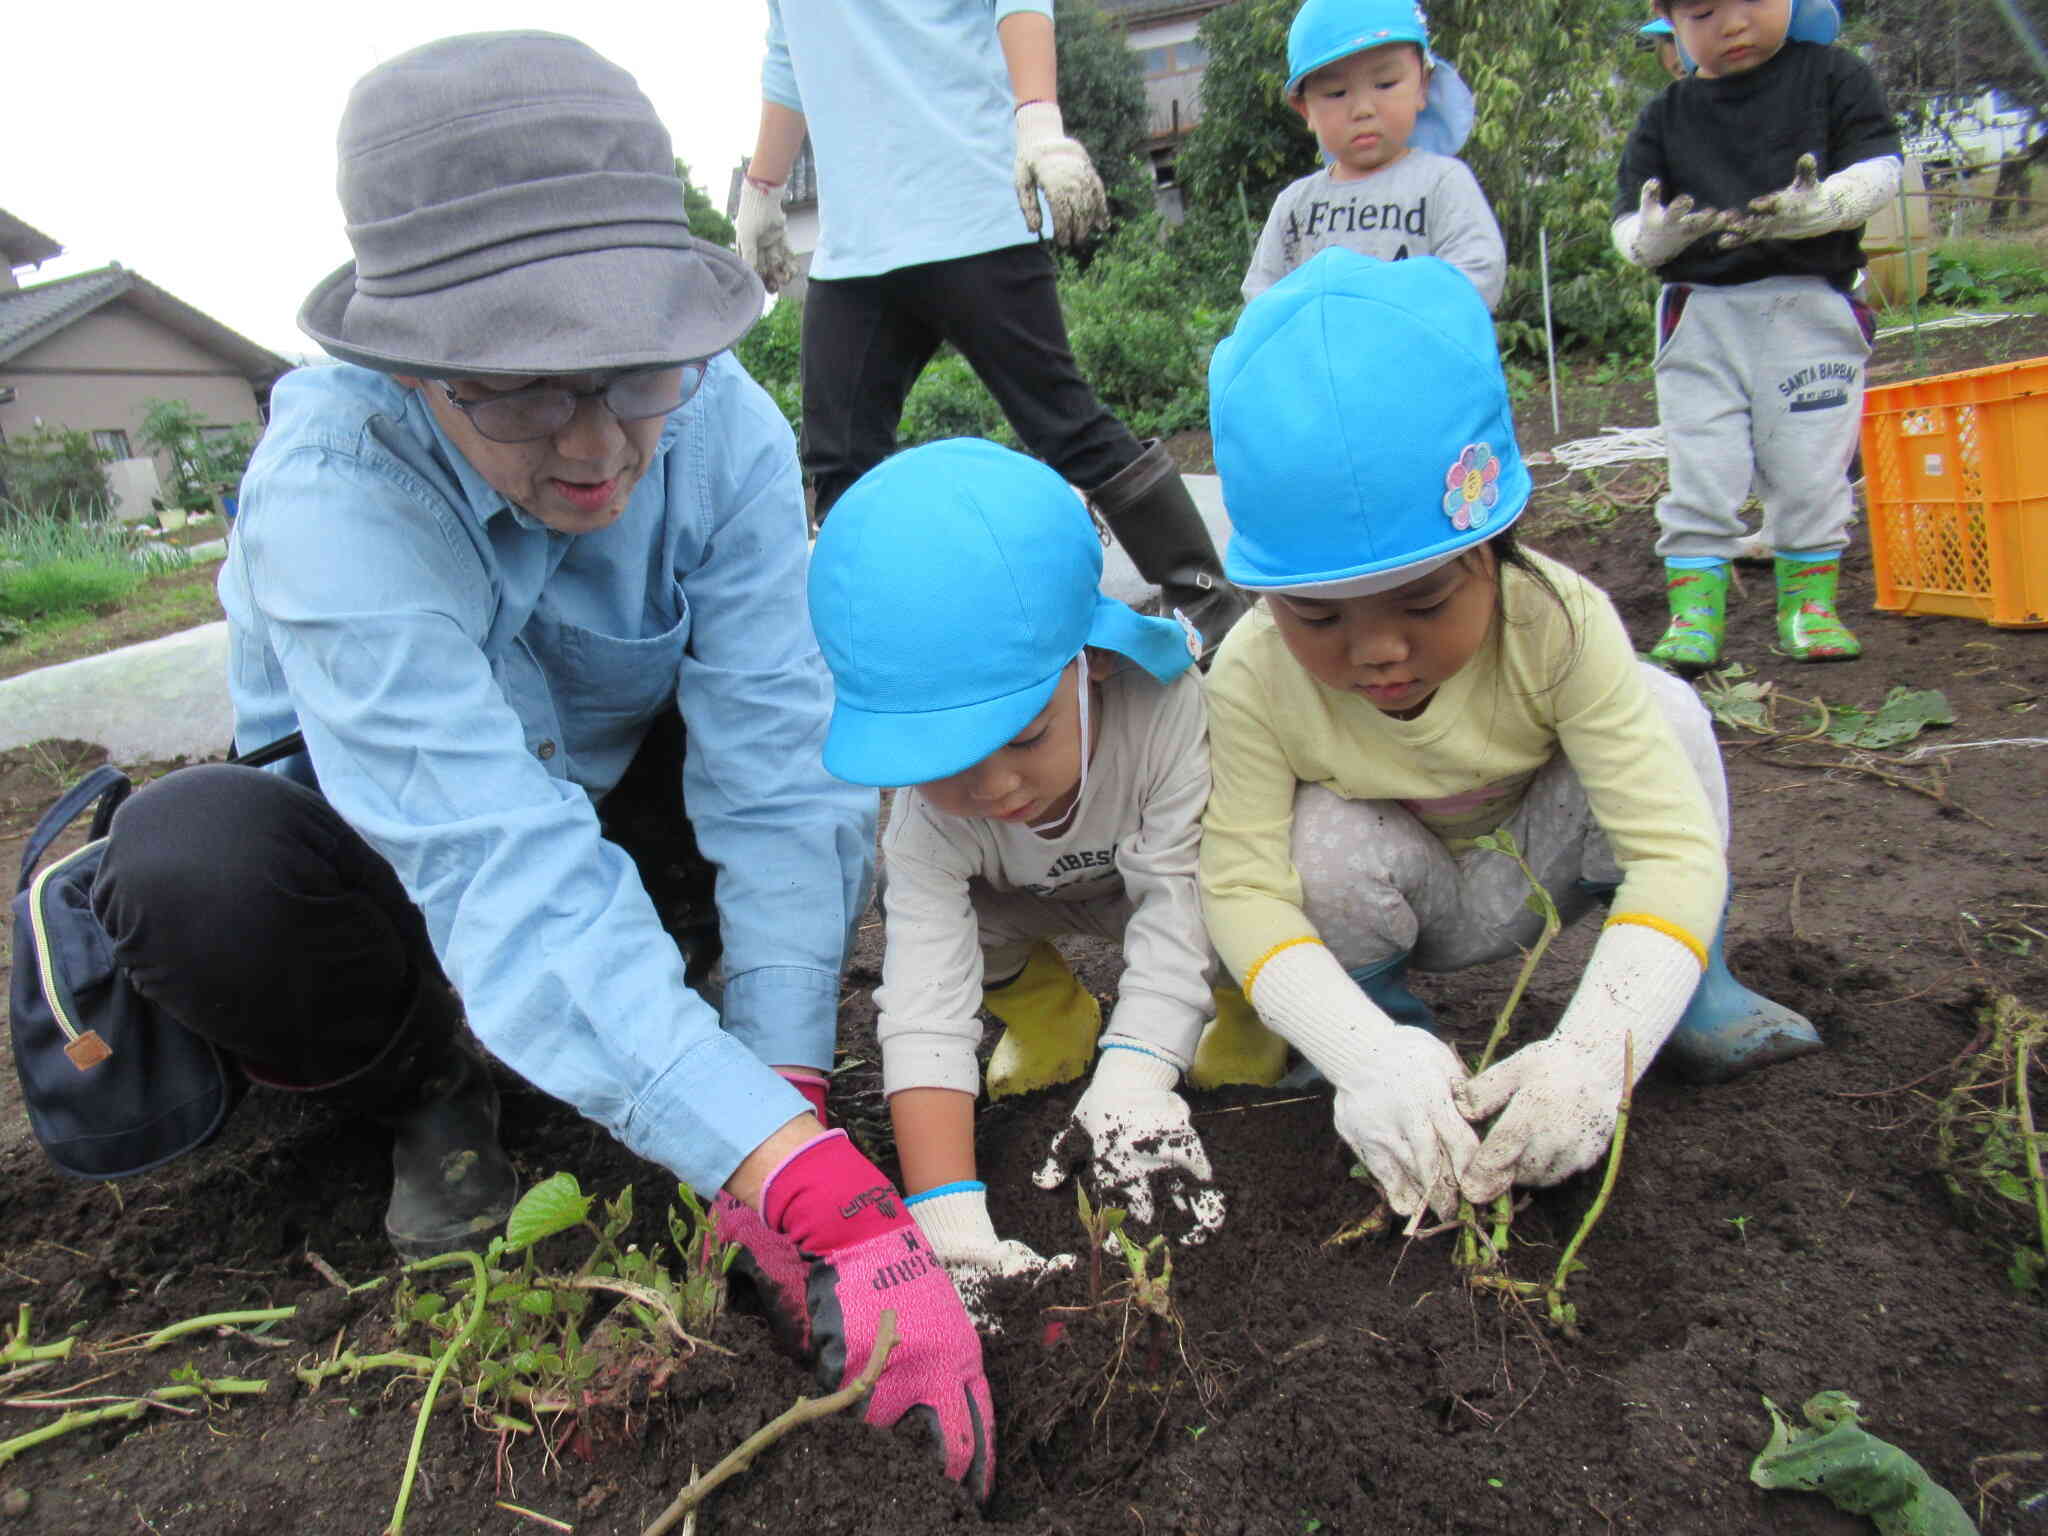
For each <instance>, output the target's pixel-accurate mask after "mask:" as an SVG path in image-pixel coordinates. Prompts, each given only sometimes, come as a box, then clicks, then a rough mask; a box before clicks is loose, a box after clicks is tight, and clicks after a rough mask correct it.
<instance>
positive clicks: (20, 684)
mask: <svg viewBox="0 0 2048 1536" xmlns="http://www.w3.org/2000/svg"><path fill="white" fill-rule="evenodd" d="M233 735H234V712H233V711H232V710H231V709H230V708H229V707H228V626H227V621H226V620H224V619H223V620H220V621H219V622H216V623H213V624H203V625H201V626H200V627H199V628H198V629H188V630H185V631H183V632H182V633H180V634H175V635H165V636H163V637H162V638H160V639H156V640H145V641H144V642H143V643H142V644H140V645H131V646H126V647H124V648H123V649H121V650H118V651H109V652H107V653H106V654H105V655H104V656H87V657H84V658H83V659H81V660H78V661H66V662H61V663H59V664H58V665H57V666H54V667H44V668H42V669H41V670H40V671H37V672H25V673H23V674H22V675H21V676H20V677H10V678H5V679H0V751H5V750H6V749H7V748H9V747H20V746H26V745H27V744H28V743H29V742H32V741H42V740H44V739H46V738H48V737H52V736H57V737H65V738H68V739H71V740H75V741H90V742H97V743H98V744H99V745H100V746H103V747H105V748H106V749H107V756H108V757H109V758H111V759H112V760H113V761H114V762H116V763H120V764H124V765H126V764H134V763H148V762H158V761H161V760H163V759H166V758H172V757H190V758H206V757H215V756H218V755H219V754H220V753H222V752H224V751H226V750H227V745H228V741H229V738H231V737H232V736H233Z"/></svg>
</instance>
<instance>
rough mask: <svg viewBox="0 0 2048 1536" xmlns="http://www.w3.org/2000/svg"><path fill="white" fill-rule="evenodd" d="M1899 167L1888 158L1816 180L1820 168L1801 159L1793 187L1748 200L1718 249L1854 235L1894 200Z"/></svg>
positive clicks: (1729, 223) (1806, 158)
mask: <svg viewBox="0 0 2048 1536" xmlns="http://www.w3.org/2000/svg"><path fill="white" fill-rule="evenodd" d="M1898 189H1899V161H1898V160H1896V159H1895V158H1892V157H1890V156H1880V157H1879V158H1877V159H1874V160H1859V161H1857V162H1856V163H1855V164H1854V165H1851V166H1848V167H1845V168H1844V169H1842V170H1840V171H1837V172H1836V173H1835V174H1834V175H1832V176H1830V177H1829V178H1828V179H1827V180H1826V181H1822V180H1821V179H1820V163H1819V162H1818V161H1817V160H1815V159H1814V157H1813V156H1812V155H1801V156H1800V157H1799V164H1798V165H1797V166H1796V167H1795V168H1794V169H1793V172H1792V184H1791V185H1790V186H1789V187H1781V188H1779V189H1778V190H1777V191H1776V192H1766V193H1765V194H1764V195H1763V196H1762V197H1758V198H1752V199H1751V200H1750V203H1749V206H1748V207H1747V208H1745V209H1743V210H1742V211H1741V212H1740V213H1731V214H1730V215H1729V216H1728V221H1727V227H1726V229H1725V230H1724V231H1723V232H1722V233H1721V235H1720V236H1719V237H1718V239H1717V241H1716V244H1718V245H1720V246H1721V247H1722V248H1723V249H1726V248H1728V247H1730V246H1736V245H1747V244H1749V243H1750V242H1751V241H1753V240H1811V239H1812V238H1814V236H1816V235H1827V234H1833V233H1834V232H1835V231H1836V230H1838V229H1855V228H1857V227H1858V226H1860V225H1862V224H1863V223H1864V222H1866V221H1867V220H1868V219H1869V218H1870V216H1871V215H1872V214H1873V213H1875V212H1877V210H1878V209H1879V208H1881V207H1883V206H1884V204H1885V203H1886V202H1888V201H1890V199H1892V198H1893V197H1895V196H1897V195H1898Z"/></svg>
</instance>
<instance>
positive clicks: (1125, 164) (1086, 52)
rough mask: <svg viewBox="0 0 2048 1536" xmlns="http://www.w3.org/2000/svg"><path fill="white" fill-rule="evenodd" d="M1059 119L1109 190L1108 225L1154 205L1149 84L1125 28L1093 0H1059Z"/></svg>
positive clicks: (1055, 36) (1055, 38)
mask: <svg viewBox="0 0 2048 1536" xmlns="http://www.w3.org/2000/svg"><path fill="white" fill-rule="evenodd" d="M1055 26H1056V31H1055V33H1054V40H1055V45H1056V47H1057V48H1058V50H1059V81H1060V119H1061V121H1062V122H1064V123H1065V124H1066V129H1067V133H1068V134H1069V135H1070V136H1072V137H1073V138H1076V139H1079V140H1080V141H1081V143H1082V144H1083V145H1085V146H1086V147H1087V150H1088V157H1089V158H1090V159H1091V160H1093V161H1094V162H1095V169H1096V171H1097V173H1098V174H1100V175H1101V177H1102V184H1103V186H1104V188H1105V189H1106V190H1107V191H1108V193H1109V219H1110V227H1111V228H1112V229H1114V228H1116V227H1117V226H1118V225H1120V224H1122V223H1124V222H1125V221H1126V220H1128V219H1131V218H1133V217H1136V216H1138V215H1140V214H1145V213H1149V212H1151V210H1152V173H1151V169H1150V166H1149V164H1148V163H1147V161H1146V158H1145V128H1146V116H1147V108H1146V105H1145V81H1144V76H1143V74H1142V73H1141V71H1140V68H1139V64H1138V56H1137V55H1136V54H1134V53H1132V52H1131V50H1130V49H1129V47H1127V46H1126V45H1125V43H1124V38H1123V34H1122V32H1120V31H1119V30H1118V29H1117V28H1115V27H1113V26H1111V25H1110V23H1109V22H1108V21H1106V20H1104V19H1103V15H1102V12H1101V11H1100V10H1098V9H1097V8H1096V5H1095V3H1094V0H1058V4H1057V13H1056V19H1055Z"/></svg>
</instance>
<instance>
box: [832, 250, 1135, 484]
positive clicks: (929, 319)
mask: <svg viewBox="0 0 2048 1536" xmlns="http://www.w3.org/2000/svg"><path fill="white" fill-rule="evenodd" d="M941 342H951V343H952V344H953V346H954V348H955V349H956V350H958V352H959V353H960V355H961V356H962V357H964V358H966V359H967V363H968V366H970V367H971V368H973V369H974V371H975V373H976V374H977V375H979V376H980V378H981V381H982V383H984V384H986V385H987V386H988V391H989V393H990V394H991V395H993V396H994V397H995V401H996V404H997V405H999V406H1001V407H1002V410H1003V414H1004V415H1005V416H1006V417H1008V418H1009V421H1010V425H1011V426H1012V427H1013V428H1015V429H1016V433H1017V436H1018V437H1019V439H1021V440H1022V441H1023V443H1024V446H1025V447H1027V448H1029V449H1030V450H1031V452H1032V453H1034V454H1036V455H1037V456H1038V457H1039V458H1041V459H1043V460H1045V462H1046V463H1048V464H1050V465H1051V466H1052V467H1053V468H1054V469H1056V470H1058V471H1059V472H1060V474H1061V475H1062V476H1064V477H1065V478H1066V479H1067V480H1069V481H1071V482H1072V483H1073V484H1075V485H1078V486H1081V487H1083V488H1084V489H1093V488H1094V487H1096V486H1098V485H1101V484H1102V483H1103V482H1104V481H1106V480H1109V479H1110V478H1111V477H1112V476H1114V475H1115V474H1116V472H1117V471H1118V470H1120V469H1123V468H1124V467H1125V466H1127V465H1129V464H1130V463H1131V462H1132V461H1133V460H1134V459H1136V458H1137V457H1138V442H1137V439H1136V438H1134V437H1132V436H1131V434H1130V432H1129V430H1128V429H1127V428H1125V426H1124V424H1123V423H1122V422H1120V421H1118V420H1117V419H1116V417H1114V416H1112V415H1111V414H1110V413H1109V411H1108V409H1107V408H1106V407H1105V406H1104V405H1103V403H1102V402H1101V401H1100V400H1098V399H1096V398H1095V391H1094V390H1092V389H1090V388H1089V387H1088V381H1087V380H1086V379H1084V378H1082V377H1081V370H1080V368H1079V367H1077V366H1076V365H1075V362H1074V354H1073V351H1072V349H1071V348H1069V347H1068V345H1067V324H1066V321H1065V319H1064V318H1063V317H1062V316H1061V314H1060V298H1059V289H1058V285H1057V284H1056V282H1055V281H1054V274H1053V264H1052V258H1051V257H1050V256H1048V255H1047V254H1046V253H1045V251H1044V249H1043V248H1042V247H1040V246H1037V245H1013V246H1007V247H1005V248H1004V249H1002V250H999V251H988V252H985V253H983V254H982V255H979V256H962V257H958V258H956V259H954V260H952V261H933V262H926V263H923V264H921V265H919V266H914V267H900V268H898V269H897V270H896V271H894V272H884V273H882V274H880V275H879V276H876V277H840V278H824V279H820V278H813V279H812V280H811V282H810V285H809V288H808V289H807V291H806V294H805V298H804V328H803V348H802V355H801V371H802V381H803V398H804V430H803V459H804V470H805V472H806V473H807V474H808V475H809V476H810V478H811V485H812V489H813V492H814V493H815V496H816V514H817V516H818V517H820V518H823V517H824V515H825V514H826V513H827V512H829V511H830V510H831V508H832V504H833V503H834V502H835V501H837V500H838V499H839V498H840V496H841V495H842V494H844V492H845V490H846V488H847V487H848V486H850V485H852V484H853V482H854V481H855V480H858V479H859V478H860V477H861V476H862V475H863V474H865V473H866V472H867V471H868V470H870V469H872V468H873V467H874V466H875V465H877V464H879V463H881V461H882V460H883V459H885V458H887V457H888V456H889V455H890V454H891V453H893V452H894V451H895V448H896V424H897V422H898V421H900V420H901V419H902V416H903V402H904V400H905V399H906V398H907V397H908V396H909V394H910V389H911V386H912V385H913V384H915V383H916V382H917V376H918V375H919V374H920V373H922V372H923V371H924V366H925V364H926V363H928V362H930V361H931V359H932V354H933V353H935V352H936V351H938V349H939V345H940V343H941Z"/></svg>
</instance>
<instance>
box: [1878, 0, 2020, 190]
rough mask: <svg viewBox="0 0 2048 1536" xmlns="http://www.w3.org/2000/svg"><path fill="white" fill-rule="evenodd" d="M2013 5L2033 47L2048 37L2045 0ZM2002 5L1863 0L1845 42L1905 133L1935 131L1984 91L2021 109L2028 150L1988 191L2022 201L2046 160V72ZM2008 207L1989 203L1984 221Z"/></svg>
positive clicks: (2015, 0) (1971, 0)
mask: <svg viewBox="0 0 2048 1536" xmlns="http://www.w3.org/2000/svg"><path fill="white" fill-rule="evenodd" d="M2010 4H2011V7H2012V11H2013V12H2014V13H2016V14H2017V16H2018V19H2019V23H2020V25H2021V27H2023V28H2025V29H2027V30H2029V31H2031V32H2032V34H2033V40H2034V42H2035V43H2036V45H2037V46H2038V45H2039V43H2040V41H2041V39H2042V38H2043V37H2044V35H2048V0H2010ZM2005 11H2006V0H1999V3H1996V4H1994V3H1991V0H1866V3H1865V4H1863V5H1861V6H1859V7H1858V8H1857V14H1856V17H1855V21H1854V23H1853V25H1851V26H1850V27H1849V28H1848V29H1847V33H1846V38H1845V40H1846V41H1848V42H1850V43H1852V44H1853V45H1854V46H1856V47H1857V48H1858V49H1859V51H1861V52H1862V53H1863V54H1864V56H1865V57H1866V58H1868V59H1869V60H1870V64H1871V68H1872V69H1874V70H1875V71H1876V72H1877V78H1878V82H1879V83H1880V84H1881V85H1883V86H1884V88H1885V94H1886V95H1887V96H1888V97H1889V98H1890V99H1891V105H1892V110H1893V111H1895V112H1897V113H1898V114H1899V120H1900V125H1901V127H1903V128H1904V129H1905V130H1906V132H1907V133H1908V134H1909V135H1911V134H1914V133H1934V134H1938V133H1939V131H1940V129H1941V127H1942V124H1943V120H1944V119H1945V118H1946V117H1947V116H1948V115H1949V114H1951V113H1953V112H1955V111H1957V110H1959V109H1963V108H1966V107H1967V106H1968V105H1969V104H1971V103H1974V102H1975V101H1976V100H1977V99H1978V98H1980V97H1982V96H1983V95H1984V93H1985V92H1987V91H1996V92H1998V93H1999V95H2000V96H2002V97H2004V98H2005V100H2006V101H2007V102H2009V103H2010V104H2012V105H2013V106H2015V107H2017V108H2019V109H2020V110H2021V111H2023V112H2025V113H2026V114H2027V121H2026V126H2025V130H2024V133H2023V135H2022V138H2023V141H2024V142H2025V143H2026V144H2027V149H2026V151H2025V152H2024V153H2023V154H2021V155H2018V156H2016V157H2014V159H2012V160H2010V161H2008V162H2007V163H2005V164H2003V165H2001V166H2000V167H1999V170H1998V185H1997V188H1996V190H1995V192H1994V194H1993V195H1994V196H1996V197H1999V198H2010V199H2020V198H2024V197H2025V195H2026V191H2027V177H2028V173H2029V172H2030V171H2031V170H2032V169H2033V168H2034V167H2035V166H2037V165H2039V164H2040V163H2041V161H2042V160H2043V159H2044V158H2048V131H2044V129H2048V77H2044V76H2043V74H2042V73H2041V72H2040V71H2039V70H2038V69H2036V68H2035V67H2034V65H2033V63H2032V62H2031V61H2030V60H2029V58H2028V50H2027V49H2026V48H2024V47H2023V46H2022V45H2021V43H2020V40H2019V38H2018V37H2016V36H2015V35H2014V30H2013V28H2012V26H2011V25H2010V23H2009V20H2008V17H2007V15H2005V14H2002V13H2004V12H2005ZM1936 206H1937V208H1939V207H1940V206H1941V205H1939V204H1937V205H1936ZM2012 207H2013V204H2012V203H2011V202H1995V203H1993V204H1992V205H1991V216H1990V220H1989V222H1991V223H1992V224H2002V223H2004V222H2005V221H2006V216H2007V214H2008V211H2009V210H2010V209H2011V208H2012Z"/></svg>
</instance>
